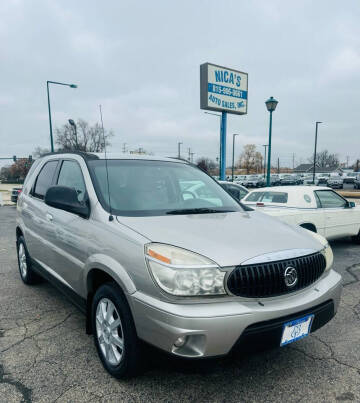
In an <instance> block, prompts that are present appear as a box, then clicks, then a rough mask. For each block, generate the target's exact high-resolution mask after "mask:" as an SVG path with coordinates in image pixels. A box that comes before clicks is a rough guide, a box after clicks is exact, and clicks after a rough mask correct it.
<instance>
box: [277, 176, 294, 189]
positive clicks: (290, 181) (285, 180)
mask: <svg viewBox="0 0 360 403" xmlns="http://www.w3.org/2000/svg"><path fill="white" fill-rule="evenodd" d="M280 183H281V185H283V186H288V185H297V181H296V178H295V176H293V175H284V176H283V177H282V178H281V180H280Z"/></svg>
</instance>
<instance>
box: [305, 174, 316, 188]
mask: <svg viewBox="0 0 360 403" xmlns="http://www.w3.org/2000/svg"><path fill="white" fill-rule="evenodd" d="M303 184H304V185H315V186H316V185H318V184H319V179H318V178H317V177H316V176H315V181H314V180H313V175H309V176H305V177H304V179H303Z"/></svg>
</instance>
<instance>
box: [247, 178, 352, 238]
mask: <svg viewBox="0 0 360 403" xmlns="http://www.w3.org/2000/svg"><path fill="white" fill-rule="evenodd" d="M242 203H244V204H245V205H248V206H251V207H253V208H256V209H261V211H262V212H264V213H266V214H269V215H272V216H275V217H278V218H279V219H280V220H282V221H284V222H286V223H288V224H293V225H299V226H301V227H303V228H306V229H308V230H312V231H314V232H316V233H318V234H320V235H322V236H324V237H325V238H327V239H336V238H343V237H347V236H351V237H353V240H354V241H355V242H357V243H360V206H356V205H355V203H354V202H348V201H347V200H346V199H344V198H343V197H342V196H340V195H339V194H338V193H336V192H334V191H333V190H332V189H330V188H328V187H320V186H319V187H317V186H289V187H287V188H286V189H284V188H283V187H277V188H271V191H266V190H265V189H264V190H254V191H252V192H250V193H249V194H248V195H247V196H246V197H245V198H244V199H243V200H242Z"/></svg>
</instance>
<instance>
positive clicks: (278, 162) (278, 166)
mask: <svg viewBox="0 0 360 403" xmlns="http://www.w3.org/2000/svg"><path fill="white" fill-rule="evenodd" d="M279 173H280V158H279V157H278V174H279Z"/></svg>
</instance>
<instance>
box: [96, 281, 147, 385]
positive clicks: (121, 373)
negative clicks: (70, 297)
mask: <svg viewBox="0 0 360 403" xmlns="http://www.w3.org/2000/svg"><path fill="white" fill-rule="evenodd" d="M107 313H109V316H107ZM91 320H92V329H93V334H94V342H95V347H96V349H97V352H98V354H99V357H100V360H101V362H102V364H103V366H104V368H105V369H106V370H107V371H108V372H109V374H111V375H112V376H113V377H115V378H118V379H120V378H130V377H132V376H135V375H137V374H138V373H139V372H140V370H141V368H142V346H141V344H140V340H139V339H138V337H137V334H136V329H135V324H134V320H133V317H132V315H131V311H130V308H129V305H128V303H127V301H126V298H125V296H124V294H123V292H122V290H121V289H120V287H119V286H118V285H117V284H116V283H106V284H104V285H102V286H100V287H99V288H98V289H97V291H96V293H95V295H94V298H93V301H92V309H91ZM114 322H117V323H118V324H117V325H116V327H115V328H113V327H111V325H112V324H113V323H114Z"/></svg>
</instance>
